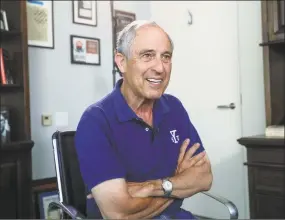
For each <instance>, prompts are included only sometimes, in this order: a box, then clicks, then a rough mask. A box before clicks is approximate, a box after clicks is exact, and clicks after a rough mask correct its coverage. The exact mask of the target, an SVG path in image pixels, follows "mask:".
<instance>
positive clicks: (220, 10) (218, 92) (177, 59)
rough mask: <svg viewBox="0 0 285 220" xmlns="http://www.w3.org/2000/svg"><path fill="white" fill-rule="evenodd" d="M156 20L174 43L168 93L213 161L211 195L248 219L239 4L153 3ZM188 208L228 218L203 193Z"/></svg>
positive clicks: (205, 214) (210, 215)
mask: <svg viewBox="0 0 285 220" xmlns="http://www.w3.org/2000/svg"><path fill="white" fill-rule="evenodd" d="M188 10H189V12H190V13H191V14H192V24H191V25H189V24H188V22H189V21H190V16H189V13H188ZM151 15H152V20H155V21H156V22H157V23H158V24H159V25H161V26H162V27H163V28H164V29H165V30H166V31H167V32H168V33H169V34H170V36H171V38H172V40H173V41H174V57H173V71H172V76H171V81H170V85H169V88H168V90H167V92H169V93H171V94H174V95H176V96H177V97H178V98H180V100H181V101H182V102H183V104H184V106H185V107H186V109H187V110H188V112H189V115H190V118H191V120H192V122H193V123H194V125H195V126H196V128H197V130H198V132H199V134H200V136H201V139H202V141H203V143H204V146H205V148H206V150H207V152H208V155H209V157H210V159H211V162H212V168H213V174H214V182H213V186H212V190H211V192H213V193H215V194H218V195H221V196H223V197H226V198H228V199H230V200H231V201H233V202H234V203H235V204H236V205H237V207H238V209H239V214H240V218H245V212H246V204H247V194H246V190H245V188H246V180H245V178H246V173H245V169H244V166H243V162H244V149H243V148H242V147H241V146H240V145H239V144H238V143H237V141H236V140H237V139H238V138H239V137H240V136H241V102H240V92H239V60H238V59H239V57H238V33H237V31H238V26H237V24H238V23H237V19H238V17H237V2H230V1H219V2H218V1H209V2H206V1H199V2H195V1H188V2H187V1H185V2H184V1H183V2H177V1H175V2H174V1H169V2H158V1H153V2H152V3H151ZM230 103H234V104H233V105H235V108H234V109H231V108H228V107H227V106H229V105H230ZM219 105H222V106H224V107H225V108H223V107H221V108H219V107H218V106H219ZM183 206H184V208H186V209H188V210H191V211H192V212H194V213H195V214H200V215H203V216H209V217H215V218H227V217H228V215H227V211H226V208H225V207H224V206H223V205H222V204H218V203H216V202H214V200H212V199H211V198H208V197H206V196H204V195H201V194H198V195H195V196H194V197H192V198H190V199H187V200H186V201H185V203H184V205H183Z"/></svg>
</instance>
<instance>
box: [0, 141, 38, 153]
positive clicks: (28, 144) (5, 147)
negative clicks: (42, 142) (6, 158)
mask: <svg viewBox="0 0 285 220" xmlns="http://www.w3.org/2000/svg"><path fill="white" fill-rule="evenodd" d="M33 145H34V142H33V141H31V140H25V141H12V142H9V143H4V144H1V147H0V151H18V150H21V149H26V148H32V147H33Z"/></svg>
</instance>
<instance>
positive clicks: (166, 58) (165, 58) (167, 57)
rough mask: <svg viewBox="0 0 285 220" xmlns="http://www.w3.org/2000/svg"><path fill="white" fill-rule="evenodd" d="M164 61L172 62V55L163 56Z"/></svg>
mask: <svg viewBox="0 0 285 220" xmlns="http://www.w3.org/2000/svg"><path fill="white" fill-rule="evenodd" d="M162 59H163V60H164V61H169V60H171V56H170V55H163V56H162Z"/></svg>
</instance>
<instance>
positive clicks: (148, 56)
mask: <svg viewBox="0 0 285 220" xmlns="http://www.w3.org/2000/svg"><path fill="white" fill-rule="evenodd" d="M151 56H152V54H151V53H145V54H144V55H143V57H145V58H150V57H151Z"/></svg>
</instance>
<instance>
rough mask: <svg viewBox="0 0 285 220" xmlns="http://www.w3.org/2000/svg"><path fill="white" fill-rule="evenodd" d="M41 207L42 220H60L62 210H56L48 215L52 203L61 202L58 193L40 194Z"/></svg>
mask: <svg viewBox="0 0 285 220" xmlns="http://www.w3.org/2000/svg"><path fill="white" fill-rule="evenodd" d="M38 201H39V207H40V219H60V210H54V211H51V212H50V213H48V206H49V204H50V203H51V202H59V195H58V192H57V191H50V192H42V193H39V194H38Z"/></svg>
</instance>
